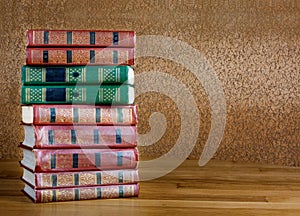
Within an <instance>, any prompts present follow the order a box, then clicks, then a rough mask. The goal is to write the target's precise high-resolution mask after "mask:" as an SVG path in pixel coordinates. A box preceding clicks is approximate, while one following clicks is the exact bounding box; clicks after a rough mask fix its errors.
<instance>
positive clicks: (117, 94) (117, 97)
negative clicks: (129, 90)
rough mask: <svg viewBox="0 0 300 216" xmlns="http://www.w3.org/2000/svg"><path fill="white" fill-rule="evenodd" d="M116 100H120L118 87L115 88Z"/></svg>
mask: <svg viewBox="0 0 300 216" xmlns="http://www.w3.org/2000/svg"><path fill="white" fill-rule="evenodd" d="M116 101H117V102H120V88H117V89H116Z"/></svg>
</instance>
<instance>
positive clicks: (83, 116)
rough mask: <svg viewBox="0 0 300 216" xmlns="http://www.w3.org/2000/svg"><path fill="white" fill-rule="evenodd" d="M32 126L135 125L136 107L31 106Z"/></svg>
mask: <svg viewBox="0 0 300 216" xmlns="http://www.w3.org/2000/svg"><path fill="white" fill-rule="evenodd" d="M33 108H34V109H33V112H34V113H33V117H34V121H33V124H35V125H38V124H56V125H58V124H97V125H136V124H137V111H136V106H130V105H129V106H78V105H77V106H76V105H33Z"/></svg>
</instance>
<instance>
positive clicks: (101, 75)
mask: <svg viewBox="0 0 300 216" xmlns="http://www.w3.org/2000/svg"><path fill="white" fill-rule="evenodd" d="M98 81H99V83H102V82H103V68H98Z"/></svg>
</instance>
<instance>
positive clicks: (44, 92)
mask: <svg viewBox="0 0 300 216" xmlns="http://www.w3.org/2000/svg"><path fill="white" fill-rule="evenodd" d="M133 102H134V87H133V86H131V85H100V86H99V85H85V86H79V85H76V86H60V85H56V86H25V85H22V88H21V103H22V104H103V105H104V104H106V105H111V104H114V105H121V104H133Z"/></svg>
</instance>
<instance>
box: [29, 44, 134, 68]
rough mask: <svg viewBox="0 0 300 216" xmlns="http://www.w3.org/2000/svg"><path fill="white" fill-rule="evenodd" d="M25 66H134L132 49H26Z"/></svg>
mask: <svg viewBox="0 0 300 216" xmlns="http://www.w3.org/2000/svg"><path fill="white" fill-rule="evenodd" d="M26 64H27V65H39V66H44V65H59V66H62V65H73V66H77V65H83V66H86V65H115V66H116V65H134V48H78V47H72V48H66V47H56V48H46V47H45V48H31V47H27V48H26Z"/></svg>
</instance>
